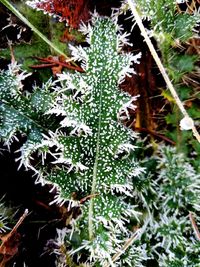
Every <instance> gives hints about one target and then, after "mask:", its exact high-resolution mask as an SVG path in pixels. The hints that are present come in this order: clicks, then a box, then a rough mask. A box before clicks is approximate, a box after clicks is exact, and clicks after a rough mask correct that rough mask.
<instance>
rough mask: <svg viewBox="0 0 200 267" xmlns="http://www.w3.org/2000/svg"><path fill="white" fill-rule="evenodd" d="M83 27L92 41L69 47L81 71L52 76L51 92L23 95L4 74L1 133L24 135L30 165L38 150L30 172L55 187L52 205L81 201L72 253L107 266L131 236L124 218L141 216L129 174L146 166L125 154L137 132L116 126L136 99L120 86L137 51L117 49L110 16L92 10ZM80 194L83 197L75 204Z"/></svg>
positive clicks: (10, 76) (24, 160) (24, 156)
mask: <svg viewBox="0 0 200 267" xmlns="http://www.w3.org/2000/svg"><path fill="white" fill-rule="evenodd" d="M82 30H84V32H87V33H88V34H89V38H88V40H89V42H90V46H89V47H87V48H82V47H78V48H72V56H74V58H75V59H77V60H80V61H81V62H82V64H83V65H84V69H85V73H81V74H80V73H74V74H69V73H63V74H61V75H58V80H57V82H55V83H54V86H53V88H52V89H51V91H49V88H45V87H44V88H42V89H39V88H35V90H34V92H33V93H32V94H30V96H28V97H25V96H24V95H23V94H22V93H21V92H20V91H19V89H18V88H19V85H18V84H17V85H14V89H13V83H12V79H14V80H15V81H16V77H15V76H13V75H14V74H12V73H8V72H6V71H5V72H3V73H2V75H1V85H0V86H1V87H2V88H6V93H5V96H4V90H2V91H1V117H2V123H1V124H2V129H1V136H2V138H3V139H8V138H10V137H11V136H13V134H14V133H16V132H22V133H25V134H26V135H27V142H26V143H25V144H24V145H23V147H22V148H21V152H22V154H21V157H20V159H21V163H22V164H24V165H25V166H27V167H31V164H30V157H31V155H32V153H33V152H38V153H39V155H42V161H41V165H43V166H41V169H37V170H36V172H37V174H38V178H37V182H41V183H42V184H43V183H44V182H46V183H50V184H52V185H54V186H55V187H56V188H58V195H57V196H56V198H55V202H56V203H58V204H60V205H62V204H63V203H64V202H65V201H68V203H69V208H70V207H72V206H74V205H78V204H79V205H80V206H81V210H82V216H81V217H80V218H79V219H78V220H77V222H76V225H74V226H73V231H72V233H71V234H70V238H71V239H73V238H74V236H78V240H80V243H79V244H74V246H72V251H71V253H72V254H74V253H76V252H78V251H79V253H81V251H80V250H81V248H85V250H87V251H88V259H89V260H90V261H91V262H94V263H95V264H100V265H102V264H105V263H108V262H109V263H110V264H112V256H113V255H114V254H115V253H116V252H117V251H119V250H120V246H121V244H122V243H123V242H125V241H126V240H127V238H128V237H129V236H130V234H131V232H130V230H129V229H128V227H127V222H129V220H130V219H131V218H132V219H134V220H136V221H139V216H140V213H139V212H138V211H137V206H136V205H135V204H133V203H134V201H130V199H132V198H133V190H134V185H133V180H132V179H133V177H139V175H140V174H141V173H143V172H144V168H142V167H140V166H139V165H138V163H137V162H135V161H134V160H133V157H130V154H131V153H132V152H133V151H134V150H135V146H134V139H135V138H136V134H135V133H133V132H132V131H131V130H130V129H128V128H126V127H125V126H123V124H122V120H123V118H124V117H126V116H128V110H129V109H134V108H135V105H134V104H133V101H134V100H135V99H136V97H131V96H130V95H129V94H128V93H125V92H122V91H120V90H119V88H118V84H119V83H120V82H121V81H123V80H124V78H125V76H126V75H132V74H133V73H134V69H133V66H132V65H133V64H134V63H138V58H139V57H140V54H137V55H132V54H131V53H128V54H122V53H121V54H119V50H120V49H119V48H120V47H121V42H122V41H123V39H124V38H127V35H126V34H125V35H124V36H123V37H122V38H121V37H120V36H119V35H117V33H116V32H117V30H118V26H117V24H115V23H114V22H113V20H111V19H108V18H101V17H99V16H98V15H97V14H96V15H95V16H94V17H93V18H92V25H90V26H88V27H87V29H86V26H84V29H83V27H82ZM119 40H120V41H119ZM125 42H127V39H126V40H125ZM10 81H11V82H10ZM9 82H10V83H11V84H12V86H10V85H9V84H10V83H9ZM13 92H14V93H13ZM11 93H12V95H11ZM15 95H16V96H15ZM8 97H9V98H10V97H11V98H12V99H11V100H10V99H9V100H8ZM55 118H57V119H58V118H59V119H58V123H57V125H56V126H55V124H53V125H52V121H53V122H55ZM46 129H48V131H46ZM46 153H50V154H51V156H52V157H53V158H54V161H53V162H52V164H51V168H47V167H46V166H45V157H46ZM39 165H40V164H39V163H38V164H37V166H39ZM34 168H35V167H34ZM32 169H33V167H32ZM49 169H51V171H50V172H49ZM138 179H139V178H138ZM82 198H86V201H84V202H80V203H79V201H80V200H81V199H82ZM138 253H140V250H138ZM132 254H133V251H132Z"/></svg>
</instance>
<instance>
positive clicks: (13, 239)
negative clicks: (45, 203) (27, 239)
mask: <svg viewBox="0 0 200 267" xmlns="http://www.w3.org/2000/svg"><path fill="white" fill-rule="evenodd" d="M27 215H28V210H25V212H24V214H23V215H22V216H21V217H20V219H19V220H18V222H17V223H16V225H15V226H14V228H13V229H12V230H11V231H10V232H9V233H8V234H5V235H4V236H1V237H0V239H1V241H2V243H1V245H0V254H1V255H2V256H3V258H2V260H1V262H0V267H4V266H5V264H6V262H7V261H9V260H10V259H11V258H12V257H13V256H14V255H15V254H16V253H17V252H18V246H19V241H20V234H19V233H18V232H17V229H18V227H19V226H20V225H21V224H22V222H23V220H24V219H25V218H26V216H27Z"/></svg>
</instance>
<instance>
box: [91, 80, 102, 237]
mask: <svg viewBox="0 0 200 267" xmlns="http://www.w3.org/2000/svg"><path fill="white" fill-rule="evenodd" d="M100 84H101V83H100ZM99 107H100V112H99V120H98V132H97V145H96V156H95V162H94V167H93V176H92V189H91V195H94V194H95V193H96V182H97V169H98V161H99V150H100V132H101V119H102V118H101V115H102V114H101V111H102V87H101V88H100V100H99ZM93 210H94V199H93V198H91V199H90V204H89V214H88V232H89V240H92V239H93V236H94V235H93Z"/></svg>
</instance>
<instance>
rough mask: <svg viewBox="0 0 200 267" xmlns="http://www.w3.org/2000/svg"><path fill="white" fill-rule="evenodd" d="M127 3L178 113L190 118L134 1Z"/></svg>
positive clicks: (197, 135)
mask: <svg viewBox="0 0 200 267" xmlns="http://www.w3.org/2000/svg"><path fill="white" fill-rule="evenodd" d="M127 1H128V4H129V6H130V9H131V11H132V13H133V16H134V18H135V21H136V23H137V25H138V27H139V29H140V31H141V34H142V36H143V37H144V39H145V41H146V44H147V45H148V47H149V50H150V52H151V54H152V56H153V58H154V60H155V62H156V64H157V66H158V68H159V70H160V72H161V74H162V76H163V78H164V80H165V82H166V84H167V86H168V88H169V90H170V92H171V94H172V96H173V97H174V99H175V101H176V104H177V105H178V107H179V109H180V111H181V112H182V114H183V116H184V117H185V118H190V117H189V115H188V113H187V111H186V109H185V108H184V106H183V103H182V102H181V100H180V98H179V96H178V94H177V92H176V90H175V88H174V86H173V84H172V82H171V81H170V79H169V76H168V74H167V72H166V70H165V68H164V66H163V64H162V62H161V60H160V58H159V57H158V54H157V52H156V50H155V48H154V46H153V44H152V42H151V40H150V38H149V36H148V34H147V32H146V30H145V27H144V25H143V23H142V20H141V18H140V16H139V14H138V11H137V9H136V7H135V3H134V1H133V0H127ZM190 119H191V118H190ZM191 120H192V119H191ZM191 129H192V132H193V135H194V136H195V137H196V139H197V140H198V142H199V143H200V135H199V133H198V131H197V129H196V127H195V126H194V123H193V127H192V128H191Z"/></svg>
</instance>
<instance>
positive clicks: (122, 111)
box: [117, 95, 139, 120]
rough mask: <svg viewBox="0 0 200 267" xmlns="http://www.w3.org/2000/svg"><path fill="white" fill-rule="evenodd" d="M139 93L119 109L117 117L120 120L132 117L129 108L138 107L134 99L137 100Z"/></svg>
mask: <svg viewBox="0 0 200 267" xmlns="http://www.w3.org/2000/svg"><path fill="white" fill-rule="evenodd" d="M138 97H139V95H136V96H133V97H132V98H131V99H130V101H128V102H127V103H125V104H124V105H123V106H122V107H121V108H120V110H119V112H118V114H117V117H118V119H119V120H124V119H126V118H128V119H129V118H130V116H129V111H128V109H132V110H135V109H136V108H137V106H136V105H134V104H133V101H136V100H137V98H138Z"/></svg>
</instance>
